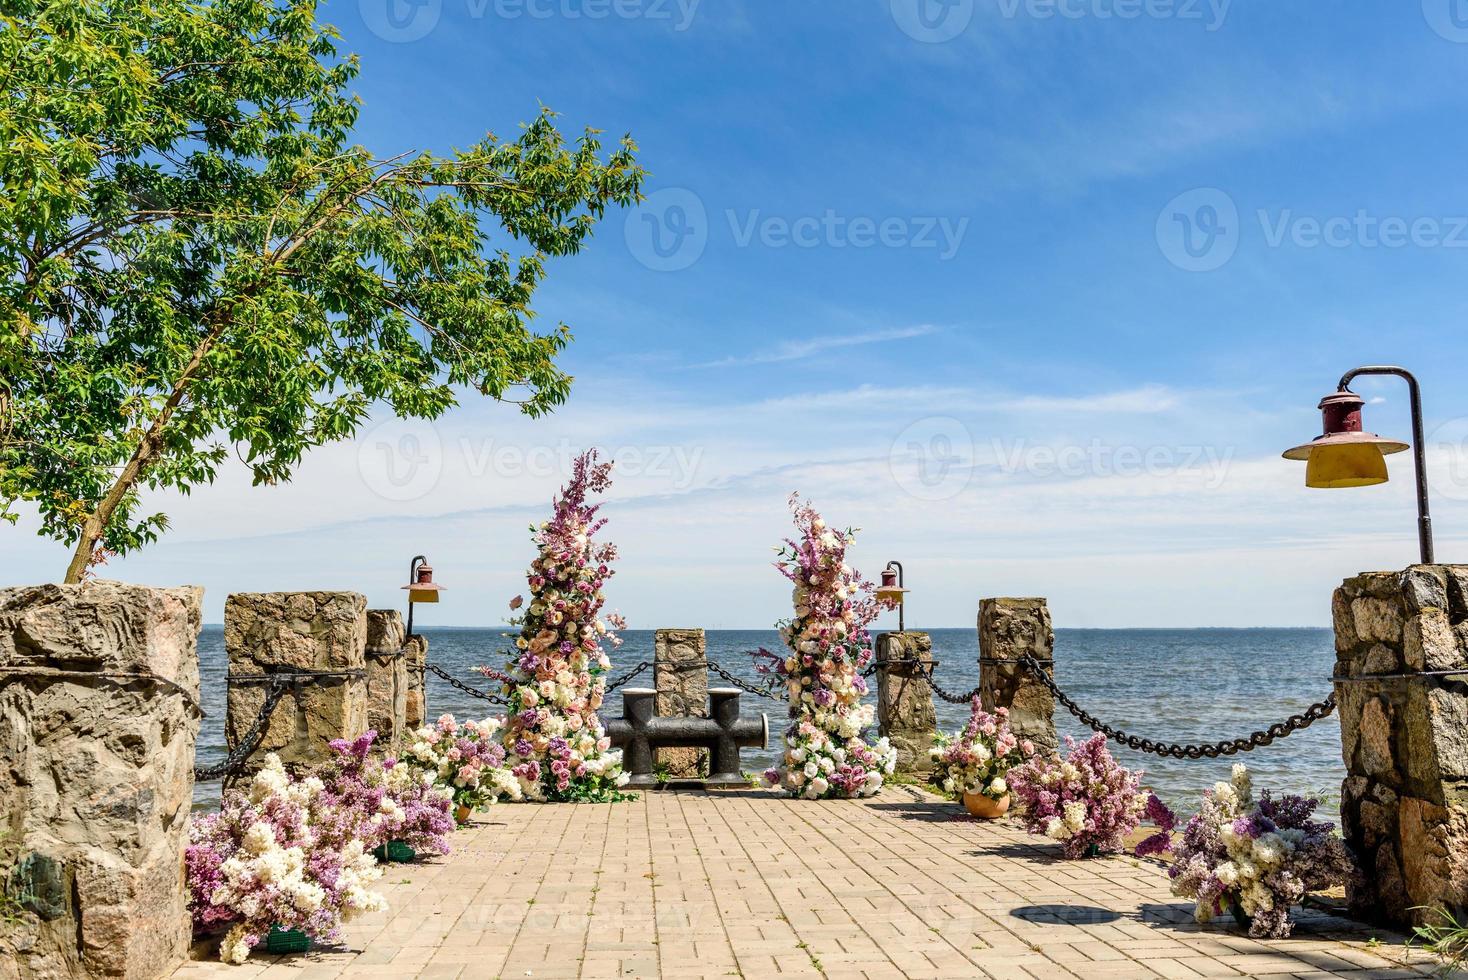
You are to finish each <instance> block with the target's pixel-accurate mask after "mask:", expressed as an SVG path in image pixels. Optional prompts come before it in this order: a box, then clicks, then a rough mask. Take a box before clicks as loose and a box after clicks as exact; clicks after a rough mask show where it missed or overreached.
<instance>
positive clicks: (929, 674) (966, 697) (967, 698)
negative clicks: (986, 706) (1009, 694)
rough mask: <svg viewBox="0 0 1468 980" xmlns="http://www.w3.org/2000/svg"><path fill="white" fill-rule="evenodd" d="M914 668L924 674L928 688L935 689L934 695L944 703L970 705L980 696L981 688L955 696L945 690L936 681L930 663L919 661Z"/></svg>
mask: <svg viewBox="0 0 1468 980" xmlns="http://www.w3.org/2000/svg"><path fill="white" fill-rule="evenodd" d="M913 666H914V667H916V668H917V670H918V673H920V674H922V675H923V678H924V679H926V680H927V682H928V686H929V687H931V688H932V689H933V693H934V694H936V695H938V697H940V698H942V699H943V700H944V701H947V702H948V703H949V704H969V703H971V702H972V701H973V699H974V698H976V697H978V696H979V691H980V688H977V687H976V688H974V689H973V690H972V691H968V692H966V693H964V694H954V693H953V692H952V691H947V690H944V688H943V685H942V684H939V683H938V682H937V680H936V679H934V677H933V665H932V664H930V663H926V662H923V661H917V662H915V663H914V664H913Z"/></svg>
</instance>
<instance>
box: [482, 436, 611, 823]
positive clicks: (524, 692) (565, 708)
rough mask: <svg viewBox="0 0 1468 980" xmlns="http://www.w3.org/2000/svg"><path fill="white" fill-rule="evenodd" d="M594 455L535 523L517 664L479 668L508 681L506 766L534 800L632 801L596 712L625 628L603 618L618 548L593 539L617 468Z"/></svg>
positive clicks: (513, 604) (578, 463)
mask: <svg viewBox="0 0 1468 980" xmlns="http://www.w3.org/2000/svg"><path fill="white" fill-rule="evenodd" d="M596 457H597V454H596V451H595V450H590V451H588V452H585V453H582V454H581V455H580V456H578V457H577V458H576V460H575V463H574V464H573V466H572V471H571V480H570V482H569V483H567V484H566V486H564V487H562V488H561V491H560V493H559V494H558V495H557V497H556V500H555V508H554V513H553V514H552V516H551V519H550V520H549V521H546V522H545V523H543V524H541V525H540V527H539V528H532V529H531V531H532V534H533V536H534V541H535V545H536V548H537V550H538V551H539V555H538V556H537V557H536V558H535V560H534V561H532V562H531V563H530V571H529V574H528V576H527V580H528V583H529V586H530V602H529V604H528V605H525V603H524V600H523V599H522V597H520V596H516V597H515V598H514V599H512V600H511V601H510V608H511V609H512V610H518V609H519V608H520V607H521V606H522V605H524V607H525V612H524V613H523V614H520V615H519V616H518V617H517V618H516V619H512V620H511V623H512V624H516V625H519V626H520V635H519V637H518V638H516V640H515V648H516V649H515V650H514V652H513V653H512V654H511V659H510V663H509V665H508V666H507V667H506V669H505V670H495V669H493V668H488V667H482V668H480V671H481V672H482V673H483V674H485V675H486V676H488V677H490V678H493V679H494V680H497V681H499V682H500V683H501V684H503V686H504V693H505V696H506V698H507V699H508V703H509V708H510V714H509V716H508V720H507V723H506V725H505V731H504V735H503V745H504V748H505V750H506V753H507V755H508V759H507V762H506V764H507V765H508V766H509V768H510V771H511V772H512V773H514V775H515V777H516V778H517V779H518V780H519V782H520V786H521V788H522V792H523V795H525V796H527V797H529V798H531V799H536V800H539V799H549V800H557V801H564V800H580V801H607V800H614V799H622V798H625V795H624V794H622V793H621V792H619V790H618V788H619V787H621V786H624V785H626V783H627V775H626V773H624V772H623V771H622V753H621V752H619V751H615V750H613V749H612V748H611V741H610V739H608V738H607V737H606V733H605V732H604V731H603V729H602V726H601V720H600V719H599V718H597V715H596V709H597V708H599V707H601V703H602V697H603V696H604V694H605V693H606V678H605V676H604V675H605V673H606V672H607V670H609V669H610V668H611V665H612V664H611V660H610V659H608V657H607V655H606V653H605V652H604V651H603V650H602V645H601V641H602V639H603V638H604V637H605V638H606V639H607V640H608V642H610V643H611V644H612V645H613V646H617V645H618V644H619V643H620V642H621V641H620V640H619V639H618V637H617V635H616V632H615V631H616V630H619V629H625V628H626V623H625V621H623V619H622V618H621V617H620V616H618V615H615V614H613V615H609V616H607V617H606V618H605V619H603V618H601V617H600V616H599V613H600V611H601V608H602V603H603V602H604V601H605V598H606V597H605V595H604V594H603V591H602V589H603V586H604V585H605V584H606V581H607V579H609V578H611V576H612V574H613V572H612V569H611V564H612V562H613V561H615V560H616V557H617V547H616V545H614V544H611V543H605V544H600V543H596V542H594V540H593V539H594V538H595V536H596V533H597V532H598V531H600V530H601V529H602V527H603V526H605V524H606V521H605V520H602V519H599V518H598V517H597V516H596V513H597V510H598V507H599V505H594V504H588V503H587V502H586V497H587V495H588V494H589V493H600V492H602V491H605V490H606V489H607V487H608V486H610V485H611V475H610V474H611V468H612V464H611V463H597V462H596Z"/></svg>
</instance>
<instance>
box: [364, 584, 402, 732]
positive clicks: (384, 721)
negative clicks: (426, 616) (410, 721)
mask: <svg viewBox="0 0 1468 980" xmlns="http://www.w3.org/2000/svg"><path fill="white" fill-rule="evenodd" d="M406 640H407V634H406V632H405V631H404V629H403V615H402V613H400V612H398V611H397V610H396V609H369V610H367V648H366V655H367V727H368V728H371V729H373V730H374V731H376V732H377V740H376V741H375V742H373V743H372V746H373V749H374V750H375V751H376V752H378V753H380V754H395V753H396V752H397V751H398V749H399V748H400V747H401V745H402V741H403V730H404V727H405V725H406V719H407V711H408V662H407V654H406V652H405V650H404V643H405V641H406Z"/></svg>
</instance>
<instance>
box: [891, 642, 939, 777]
mask: <svg viewBox="0 0 1468 980" xmlns="http://www.w3.org/2000/svg"><path fill="white" fill-rule="evenodd" d="M876 650H877V725H878V726H879V729H880V731H881V733H882V734H883V735H885V736H887V738H888V739H889V740H890V741H891V743H892V746H893V748H895V749H897V771H898V772H904V773H926V772H928V771H929V770H931V769H932V767H933V763H932V760H931V759H930V758H928V750H929V749H930V748H932V747H933V736H934V735H935V734H936V733H937V731H938V713H937V712H936V711H935V710H934V709H933V689H932V687H931V686H929V684H928V678H927V675H926V674H925V673H924V672H923V670H922V668H920V667H919V666H918V665H917V664H916V663H911V664H904V663H893V662H892V661H904V660H905V661H921V662H923V663H927V664H931V663H932V662H933V638H932V637H931V636H929V635H928V634H927V633H917V632H911V631H909V632H905V633H895V632H894V633H881V634H879V635H878V636H877V646H876Z"/></svg>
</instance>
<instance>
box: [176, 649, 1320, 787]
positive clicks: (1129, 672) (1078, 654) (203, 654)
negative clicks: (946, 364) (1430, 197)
mask: <svg viewBox="0 0 1468 980" xmlns="http://www.w3.org/2000/svg"><path fill="white" fill-rule="evenodd" d="M423 633H424V635H425V636H427V637H428V641H429V658H430V660H431V661H432V662H433V663H436V664H438V665H439V666H441V667H443V668H444V669H445V670H446V671H448V672H449V673H451V674H453V675H455V676H456V677H459V678H461V679H462V680H464V681H465V682H467V683H469V684H470V685H472V686H475V687H479V688H483V687H485V686H487V682H486V681H485V679H484V678H482V677H480V676H478V675H477V674H475V673H474V672H473V668H474V667H475V666H476V665H478V664H484V663H490V664H496V665H499V664H502V663H503V661H504V653H503V651H504V649H505V646H506V641H505V639H504V637H503V634H502V632H501V631H500V630H497V629H425V630H423ZM930 633H931V635H932V638H933V656H934V658H935V659H936V660H938V661H939V666H938V667H937V668H936V670H935V672H934V676H935V677H936V679H937V680H938V683H939V684H940V685H942V686H943V687H944V688H945V689H947V690H949V691H953V692H964V691H968V690H970V689H971V688H973V687H974V686H975V685H977V684H978V677H979V668H978V662H977V658H978V640H977V636H976V634H975V631H974V630H972V629H937V630H931V631H930ZM653 635H654V634H653V632H652V631H651V630H630V631H628V632H626V633H624V634H623V636H624V639H625V641H626V642H624V643H623V645H622V646H621V647H620V648H619V649H617V650H616V651H614V652H613V668H612V671H611V674H612V676H620V675H621V674H622V673H623V672H624V671H625V670H626V669H627V668H628V667H630V666H633V665H635V664H637V663H638V662H639V661H641V660H647V661H649V662H650V661H651V660H652V659H653V654H652V647H653ZM707 637H708V653H709V657H710V659H713V660H717V661H718V662H719V663H720V664H722V665H724V666H725V667H726V668H728V669H729V670H730V671H731V672H733V673H735V674H737V675H738V676H741V677H743V678H745V679H747V680H750V681H755V680H756V679H757V678H756V675H755V673H754V670H753V668H752V662H751V660H750V657H749V656H748V652H749V651H751V650H754V649H757V648H758V647H760V646H765V647H767V648H769V649H779V648H780V641H779V637H778V635H777V634H776V633H775V632H774V631H773V630H712V631H709V633H708V634H707ZM199 653H200V661H201V668H202V672H203V691H204V707H205V710H206V711H207V712H208V717H207V718H206V719H205V720H204V723H203V730H202V732H201V733H200V736H199V751H198V760H199V764H201V765H207V764H210V763H212V762H215V761H217V760H218V759H220V758H222V756H223V752H224V731H223V726H224V697H225V681H224V678H225V674H226V663H225V654H224V636H223V630H222V629H221V628H220V627H217V626H211V627H205V629H204V633H203V635H202V636H201V637H200V641H199ZM1333 664H1334V652H1333V645H1332V639H1331V633H1330V631H1329V630H1325V629H1181V630H1174V629H1130V630H1077V629H1062V630H1057V631H1056V634H1055V676H1056V680H1057V681H1058V682H1059V684H1060V685H1061V687H1062V688H1063V689H1064V690H1065V691H1066V692H1067V693H1068V694H1069V695H1070V696H1071V697H1072V698H1073V699H1074V700H1075V701H1077V702H1078V703H1079V704H1080V705H1081V707H1083V708H1085V709H1086V710H1087V711H1089V712H1090V713H1091V714H1093V715H1095V716H1097V717H1099V718H1101V719H1102V720H1103V721H1106V722H1108V723H1110V724H1112V725H1113V726H1115V727H1118V728H1123V729H1125V730H1127V731H1128V732H1133V733H1136V734H1139V735H1144V736H1147V737H1149V738H1152V739H1154V740H1160V741H1169V742H1201V741H1216V740H1219V739H1222V738H1226V737H1228V738H1231V737H1234V736H1240V735H1246V734H1248V733H1249V732H1250V731H1253V730H1254V729H1256V728H1265V727H1267V726H1268V725H1269V724H1270V723H1272V722H1276V721H1280V720H1283V719H1284V718H1285V717H1287V716H1289V715H1292V714H1295V713H1297V712H1300V711H1303V710H1304V709H1305V708H1306V707H1307V706H1308V705H1309V704H1310V703H1311V702H1314V701H1318V700H1320V699H1322V698H1324V697H1325V695H1326V694H1328V693H1329V692H1330V690H1331V685H1330V680H1329V678H1330V673H1331V669H1332V667H1333ZM651 680H652V675H651V671H649V672H648V673H646V674H644V675H642V676H641V677H639V678H638V679H637V680H636V681H634V682H633V683H634V684H641V685H650V683H651ZM714 683H715V684H717V683H718V679H717V678H715V679H714ZM873 688H874V689H875V684H874V685H873ZM872 697H875V691H874V693H873V695H872ZM935 700H936V699H935ZM620 706H621V700H620V698H619V697H617V696H616V695H615V694H613V696H612V697H611V698H609V699H608V705H607V707H606V709H604V710H606V711H610V712H614V713H615V712H620V710H621V707H620ZM493 707H496V706H494V705H490V704H487V703H486V702H484V701H478V700H475V699H473V698H471V697H469V696H467V695H465V694H462V693H461V692H459V691H456V690H454V689H453V688H452V687H450V686H449V685H448V684H446V683H445V682H444V681H442V680H441V679H440V678H438V677H435V676H433V675H429V677H428V711H429V717H430V718H433V717H437V716H438V715H439V714H442V713H443V712H451V713H453V714H455V715H457V716H460V717H468V716H472V717H483V716H484V715H486V714H489V713H492V712H488V711H486V710H485V709H486V708H493ZM936 707H937V710H938V724H939V726H940V727H941V728H943V729H945V730H955V729H958V728H961V727H962V726H963V723H964V721H965V720H966V719H967V717H968V710H967V708H966V707H965V706H959V705H950V704H947V703H944V702H942V701H941V700H938V701H937V703H936ZM744 710H745V711H746V712H761V711H764V712H768V713H769V715H770V728H771V736H772V743H773V741H774V740H775V739H776V738H777V737H778V736H777V734H776V733H778V732H779V731H780V730H781V729H782V727H783V723H784V717H785V705H784V703H783V702H774V701H769V700H765V699H761V698H755V697H753V696H749V695H746V696H745V698H744ZM1057 710H1058V711H1060V713H1059V714H1058V715H1057V719H1056V722H1057V726H1058V727H1059V729H1060V731H1061V733H1062V734H1070V735H1074V736H1076V737H1078V738H1084V737H1085V736H1087V735H1089V734H1090V732H1089V731H1088V730H1087V729H1085V728H1083V727H1082V726H1081V725H1080V724H1079V723H1078V722H1076V721H1075V720H1074V719H1072V718H1071V717H1070V716H1069V715H1068V714H1065V713H1064V712H1063V710H1062V709H1057ZM775 750H776V746H775V745H774V744H772V745H771V746H770V749H769V750H768V751H765V752H752V751H746V752H745V755H744V758H745V768H746V769H747V770H749V771H750V772H758V771H760V770H763V769H764V768H765V767H766V766H768V765H770V764H771V763H772V762H773V761H774V759H775V755H776V751H775ZM1112 751H1113V752H1114V754H1115V755H1116V757H1117V759H1118V760H1119V761H1121V762H1122V764H1123V765H1126V766H1129V767H1131V768H1135V769H1143V770H1145V773H1146V775H1145V779H1144V785H1146V786H1148V787H1151V788H1152V789H1154V790H1155V791H1156V792H1157V793H1158V795H1160V796H1161V797H1162V798H1163V799H1164V800H1166V801H1167V802H1169V803H1170V804H1173V805H1174V806H1176V807H1179V808H1180V809H1182V810H1184V811H1190V810H1192V809H1194V808H1195V805H1196V800H1197V798H1198V796H1199V794H1200V793H1201V792H1202V791H1203V790H1204V789H1207V788H1208V787H1210V786H1211V785H1212V784H1213V783H1214V782H1216V781H1218V780H1220V779H1226V778H1228V774H1229V769H1230V766H1231V765H1232V760H1228V759H1217V760H1208V759H1203V760H1197V761H1194V760H1179V759H1163V758H1159V757H1157V756H1152V755H1145V754H1143V753H1140V752H1136V751H1133V750H1131V749H1128V748H1125V747H1123V746H1120V745H1116V744H1114V743H1113V745H1112ZM1236 758H1238V759H1241V760H1243V761H1244V762H1246V763H1247V764H1248V765H1249V768H1250V770H1251V771H1252V772H1253V773H1254V774H1255V784H1256V786H1259V787H1260V788H1263V787H1271V788H1275V789H1279V790H1284V791H1291V792H1305V791H1310V792H1322V791H1323V792H1324V793H1325V794H1326V804H1325V806H1324V807H1323V808H1322V811H1323V812H1326V813H1328V814H1330V815H1332V816H1333V813H1334V810H1335V806H1336V801H1335V797H1336V795H1337V794H1338V793H1339V790H1340V784H1341V779H1342V778H1343V777H1344V767H1343V765H1342V763H1341V752H1340V726H1339V724H1338V722H1337V721H1336V719H1335V717H1334V716H1332V717H1330V718H1326V719H1324V720H1322V721H1318V722H1316V723H1315V724H1314V725H1313V726H1312V727H1310V728H1308V729H1306V730H1305V731H1302V732H1297V733H1295V734H1294V735H1291V736H1290V737H1289V738H1286V739H1283V740H1280V741H1277V742H1275V743H1274V744H1273V745H1270V746H1267V747H1264V748H1261V749H1256V750H1254V751H1252V752H1249V753H1245V754H1243V755H1240V756H1237V757H1236ZM217 795H218V784H217V783H208V784H201V785H200V786H199V787H198V788H197V790H196V800H197V801H198V802H201V803H202V802H206V801H209V800H213V799H217Z"/></svg>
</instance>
